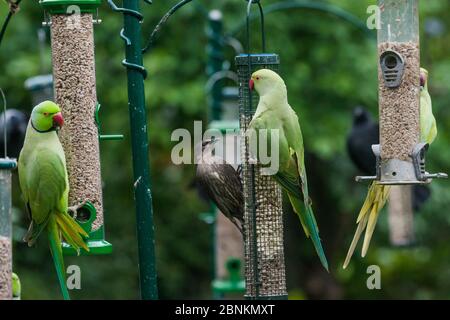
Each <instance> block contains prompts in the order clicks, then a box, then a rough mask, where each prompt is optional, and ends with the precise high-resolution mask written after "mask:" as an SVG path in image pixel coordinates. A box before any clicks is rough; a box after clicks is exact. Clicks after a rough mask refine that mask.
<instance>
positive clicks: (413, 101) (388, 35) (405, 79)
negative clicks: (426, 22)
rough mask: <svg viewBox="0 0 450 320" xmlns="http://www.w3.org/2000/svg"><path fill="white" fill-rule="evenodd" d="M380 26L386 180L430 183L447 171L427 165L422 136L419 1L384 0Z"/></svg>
mask: <svg viewBox="0 0 450 320" xmlns="http://www.w3.org/2000/svg"><path fill="white" fill-rule="evenodd" d="M378 5H379V8H380V11H381V15H380V26H381V28H380V29H379V30H378V53H379V64H378V66H379V71H378V81H379V113H380V145H374V146H373V147H372V149H373V151H374V153H375V155H376V157H377V176H376V177H360V178H359V180H377V181H378V183H380V184H387V185H405V184H425V183H430V182H431V180H432V179H433V178H443V177H446V175H445V174H441V173H438V174H429V173H428V172H426V171H425V153H426V151H427V149H428V145H427V144H425V143H419V136H420V50H419V1H418V0H379V1H378Z"/></svg>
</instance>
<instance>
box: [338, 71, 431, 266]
mask: <svg viewBox="0 0 450 320" xmlns="http://www.w3.org/2000/svg"><path fill="white" fill-rule="evenodd" d="M436 135H437V127H436V119H435V118H434V115H433V109H432V104H431V97H430V94H429V93H428V71H427V70H425V69H423V68H420V141H421V142H424V143H428V144H431V143H432V142H433V141H434V139H435V138H436ZM389 191H390V187H389V186H387V185H380V184H378V183H377V182H376V181H375V182H372V184H371V185H370V187H369V191H368V193H367V197H366V200H365V201H364V204H363V206H362V208H361V211H360V212H359V215H358V219H357V220H356V223H357V224H358V227H357V228H356V232H355V235H354V237H353V240H352V243H351V244H350V248H349V250H348V253H347V257H346V258H345V261H344V265H343V267H344V269H345V268H347V266H348V264H349V263H350V259H351V258H352V255H353V252H354V251H355V248H356V245H357V244H358V240H359V238H360V237H361V234H362V233H363V231H364V229H365V230H366V232H365V236H364V243H363V247H362V252H361V256H362V257H365V256H366V254H367V250H368V249H369V245H370V240H371V239H372V235H373V232H374V230H375V226H376V224H377V220H378V215H379V213H380V211H381V209H383V207H384V205H385V203H386V201H387V199H388V198H389Z"/></svg>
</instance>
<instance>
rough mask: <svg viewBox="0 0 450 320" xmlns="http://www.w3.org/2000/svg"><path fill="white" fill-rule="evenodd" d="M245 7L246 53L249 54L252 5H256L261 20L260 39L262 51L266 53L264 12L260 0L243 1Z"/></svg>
mask: <svg viewBox="0 0 450 320" xmlns="http://www.w3.org/2000/svg"><path fill="white" fill-rule="evenodd" d="M245 1H247V2H248V5H247V18H246V19H247V52H248V53H250V12H251V9H252V4H257V5H258V9H259V15H260V18H261V37H262V51H263V52H266V30H265V26H264V10H263V8H262V5H261V2H260V0H245Z"/></svg>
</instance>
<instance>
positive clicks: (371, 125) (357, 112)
mask: <svg viewBox="0 0 450 320" xmlns="http://www.w3.org/2000/svg"><path fill="white" fill-rule="evenodd" d="M379 141H380V128H379V125H378V123H377V122H375V121H374V120H373V118H372V116H371V115H370V113H369V112H368V111H367V110H365V109H364V108H363V107H356V108H355V109H354V110H353V126H352V129H351V131H350V133H349V134H348V136H347V152H348V154H349V156H350V159H351V160H352V162H353V164H354V165H355V166H356V167H357V168H358V169H359V170H360V171H361V172H362V173H363V174H365V175H370V176H374V175H376V158H375V155H374V154H373V152H372V145H373V144H378V143H379ZM430 196H431V190H430V188H428V187H427V186H425V185H414V187H413V208H414V210H415V211H418V210H420V208H421V207H422V205H423V204H424V203H425V202H426V201H427V200H428V198H430Z"/></svg>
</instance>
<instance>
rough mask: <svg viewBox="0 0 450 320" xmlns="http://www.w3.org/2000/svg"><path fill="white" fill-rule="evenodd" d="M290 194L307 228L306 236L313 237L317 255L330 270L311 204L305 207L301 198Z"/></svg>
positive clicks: (295, 209) (304, 226)
mask: <svg viewBox="0 0 450 320" xmlns="http://www.w3.org/2000/svg"><path fill="white" fill-rule="evenodd" d="M288 196H289V199H290V200H291V204H292V207H293V208H294V211H295V213H297V215H298V217H299V218H300V221H301V222H302V226H303V230H305V233H306V236H307V237H311V241H312V243H313V245H314V248H315V249H316V252H317V255H318V256H319V259H320V262H321V263H322V265H323V267H324V268H325V269H326V270H327V271H329V269H328V261H327V258H326V256H325V252H324V251H323V248H322V243H321V242H320V237H319V230H318V229H317V224H316V221H315V218H314V214H313V212H312V208H311V206H310V205H305V209H303V208H302V202H301V200H300V199H299V198H297V197H295V196H294V195H292V194H290V193H288ZM308 231H309V232H308Z"/></svg>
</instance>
